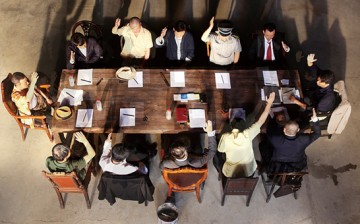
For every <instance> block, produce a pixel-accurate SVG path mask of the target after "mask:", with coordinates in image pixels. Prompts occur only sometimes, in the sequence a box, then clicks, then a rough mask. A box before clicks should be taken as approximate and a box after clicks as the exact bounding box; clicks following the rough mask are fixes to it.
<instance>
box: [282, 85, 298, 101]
mask: <svg viewBox="0 0 360 224" xmlns="http://www.w3.org/2000/svg"><path fill="white" fill-rule="evenodd" d="M295 92H296V90H295V88H292V87H283V88H281V96H282V102H283V103H284V104H294V103H293V102H292V101H291V100H290V99H289V97H290V96H291V95H295Z"/></svg>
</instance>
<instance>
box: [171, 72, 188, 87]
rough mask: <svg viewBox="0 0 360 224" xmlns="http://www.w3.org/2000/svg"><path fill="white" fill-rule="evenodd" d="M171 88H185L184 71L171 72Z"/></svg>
mask: <svg viewBox="0 0 360 224" xmlns="http://www.w3.org/2000/svg"><path fill="white" fill-rule="evenodd" d="M170 86H171V87H185V72H184V71H172V72H170Z"/></svg>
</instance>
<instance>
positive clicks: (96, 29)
mask: <svg viewBox="0 0 360 224" xmlns="http://www.w3.org/2000/svg"><path fill="white" fill-rule="evenodd" d="M79 27H81V29H82V32H83V33H84V36H85V37H94V38H95V39H97V40H100V39H101V38H102V29H101V27H100V26H99V25H97V24H96V23H94V22H92V21H89V20H81V21H78V22H76V23H75V24H74V26H73V27H72V30H71V34H74V33H75V32H76V29H77V28H79Z"/></svg>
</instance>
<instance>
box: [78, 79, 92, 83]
mask: <svg viewBox="0 0 360 224" xmlns="http://www.w3.org/2000/svg"><path fill="white" fill-rule="evenodd" d="M80 80H81V81H84V82H89V83H91V81H89V80H86V79H80Z"/></svg>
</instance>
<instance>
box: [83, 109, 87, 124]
mask: <svg viewBox="0 0 360 224" xmlns="http://www.w3.org/2000/svg"><path fill="white" fill-rule="evenodd" d="M86 114H87V111H86V112H85V115H84V118H83V122H84V121H85V117H86Z"/></svg>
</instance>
